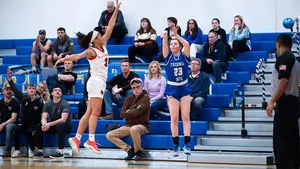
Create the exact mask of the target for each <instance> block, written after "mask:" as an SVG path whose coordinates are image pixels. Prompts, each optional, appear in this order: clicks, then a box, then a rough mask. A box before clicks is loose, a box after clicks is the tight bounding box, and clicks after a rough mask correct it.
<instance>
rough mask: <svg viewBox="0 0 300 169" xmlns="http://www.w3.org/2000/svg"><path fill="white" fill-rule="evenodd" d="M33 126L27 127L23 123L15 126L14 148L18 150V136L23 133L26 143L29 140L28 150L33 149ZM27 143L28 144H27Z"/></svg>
mask: <svg viewBox="0 0 300 169" xmlns="http://www.w3.org/2000/svg"><path fill="white" fill-rule="evenodd" d="M34 130H35V127H29V126H26V125H23V124H20V125H18V126H17V128H16V130H15V149H16V150H20V136H21V134H25V136H26V140H27V143H28V141H29V145H30V150H32V151H33V150H34V147H35V136H34ZM27 145H28V144H27Z"/></svg>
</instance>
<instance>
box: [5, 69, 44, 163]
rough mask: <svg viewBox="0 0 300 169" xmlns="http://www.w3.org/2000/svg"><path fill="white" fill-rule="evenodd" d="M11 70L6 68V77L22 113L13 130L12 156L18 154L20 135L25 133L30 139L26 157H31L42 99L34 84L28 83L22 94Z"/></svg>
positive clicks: (42, 103) (17, 155) (39, 118)
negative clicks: (18, 122)
mask: <svg viewBox="0 0 300 169" xmlns="http://www.w3.org/2000/svg"><path fill="white" fill-rule="evenodd" d="M12 75H13V73H12V71H10V69H8V70H7V79H8V82H9V85H10V87H11V90H12V91H13V92H14V95H15V97H16V99H17V100H18V101H19V103H20V104H21V108H22V113H21V121H20V124H19V125H18V126H17V128H16V130H15V151H14V153H13V154H12V157H19V156H20V136H21V134H23V133H25V135H26V138H27V140H30V149H29V150H28V157H30V158H32V157H33V156H34V153H33V152H34V148H35V137H34V129H35V126H36V125H37V124H38V123H40V121H41V114H42V109H43V106H44V102H43V99H42V98H41V97H40V96H38V95H37V93H36V87H35V85H34V84H29V85H28V86H27V89H26V91H27V94H26V95H24V94H22V92H20V91H19V90H18V88H17V87H16V85H15V84H14V82H13V80H12Z"/></svg>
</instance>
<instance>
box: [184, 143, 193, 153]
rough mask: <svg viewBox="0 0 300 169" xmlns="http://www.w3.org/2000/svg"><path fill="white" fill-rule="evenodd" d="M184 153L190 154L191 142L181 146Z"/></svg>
mask: <svg viewBox="0 0 300 169" xmlns="http://www.w3.org/2000/svg"><path fill="white" fill-rule="evenodd" d="M183 151H184V154H186V155H191V144H190V143H187V144H185V145H184V146H183Z"/></svg>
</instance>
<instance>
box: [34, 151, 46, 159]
mask: <svg viewBox="0 0 300 169" xmlns="http://www.w3.org/2000/svg"><path fill="white" fill-rule="evenodd" d="M34 157H36V158H43V157H44V153H43V152H42V151H37V152H36V153H35V154H34Z"/></svg>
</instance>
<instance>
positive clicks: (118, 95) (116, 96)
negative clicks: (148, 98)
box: [101, 59, 139, 120]
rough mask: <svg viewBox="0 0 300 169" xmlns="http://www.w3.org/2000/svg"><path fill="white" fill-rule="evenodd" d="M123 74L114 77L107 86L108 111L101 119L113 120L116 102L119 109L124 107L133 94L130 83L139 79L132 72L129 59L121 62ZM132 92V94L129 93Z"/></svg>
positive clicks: (105, 95) (105, 101)
mask: <svg viewBox="0 0 300 169" xmlns="http://www.w3.org/2000/svg"><path fill="white" fill-rule="evenodd" d="M121 69H122V73H121V74H118V75H117V76H115V77H113V78H112V79H111V80H110V81H109V82H108V83H107V85H106V90H105V93H104V103H105V109H106V114H107V115H106V116H105V117H102V118H101V119H106V120H108V119H113V106H112V103H113V102H114V103H115V104H116V105H117V106H118V107H122V105H123V103H124V101H125V98H126V97H127V96H130V95H131V94H132V91H131V90H130V89H131V86H130V81H131V80H132V79H133V78H135V77H139V75H137V74H136V73H134V72H132V71H130V64H129V60H128V59H123V60H122V61H121ZM129 91H131V93H129Z"/></svg>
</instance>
